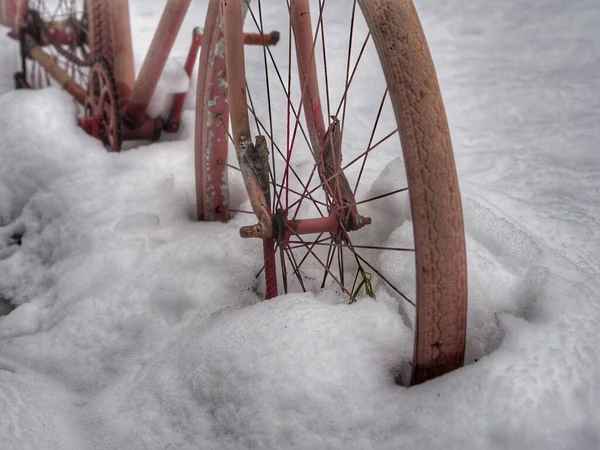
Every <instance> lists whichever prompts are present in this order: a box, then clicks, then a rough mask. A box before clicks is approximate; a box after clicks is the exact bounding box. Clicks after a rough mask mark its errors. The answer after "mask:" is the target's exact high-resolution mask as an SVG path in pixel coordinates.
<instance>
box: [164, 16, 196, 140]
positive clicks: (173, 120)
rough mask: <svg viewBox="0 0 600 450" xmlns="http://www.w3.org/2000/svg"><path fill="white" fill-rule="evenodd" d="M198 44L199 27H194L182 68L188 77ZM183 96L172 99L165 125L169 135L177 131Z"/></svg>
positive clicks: (183, 101)
mask: <svg viewBox="0 0 600 450" xmlns="http://www.w3.org/2000/svg"><path fill="white" fill-rule="evenodd" d="M200 44H202V33H201V30H200V27H195V28H194V30H193V31H192V44H191V45H190V50H189V52H188V56H187V59H186V60H185V64H184V66H183V68H184V70H185V73H186V74H187V75H188V77H190V76H191V75H192V71H193V70H194V64H195V63H196V58H197V56H198V50H200ZM185 96H186V93H185V92H182V93H180V94H175V96H174V97H173V105H172V106H171V112H170V113H169V118H168V120H167V122H166V124H165V131H167V132H169V133H176V132H177V131H179V126H180V120H181V112H182V111H183V104H184V103H185Z"/></svg>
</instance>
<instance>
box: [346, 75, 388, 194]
mask: <svg viewBox="0 0 600 450" xmlns="http://www.w3.org/2000/svg"><path fill="white" fill-rule="evenodd" d="M387 93H388V87H387V86H386V88H385V91H384V93H383V97H382V98H381V103H380V104H379V110H378V111H377V118H376V119H375V124H373V130H372V131H371V137H370V138H369V143H368V144H367V148H369V147H371V144H372V143H373V138H374V137H375V131H377V125H378V124H379V119H380V118H381V111H383V105H384V104H385V98H386V96H387ZM367 158H368V156H365V158H364V159H363V162H362V164H361V166H360V172H359V173H358V178H357V179H356V184H355V185H354V191H353V192H354V195H356V191H357V190H358V185H359V184H360V179H361V177H362V174H363V171H364V170H365V165H366V164H367Z"/></svg>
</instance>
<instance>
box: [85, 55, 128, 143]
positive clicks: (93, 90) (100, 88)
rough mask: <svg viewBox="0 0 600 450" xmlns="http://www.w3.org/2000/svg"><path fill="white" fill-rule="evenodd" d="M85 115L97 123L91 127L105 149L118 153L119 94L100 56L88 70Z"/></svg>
mask: <svg viewBox="0 0 600 450" xmlns="http://www.w3.org/2000/svg"><path fill="white" fill-rule="evenodd" d="M85 114H86V117H87V118H91V119H97V120H98V121H99V122H97V123H95V122H92V127H94V126H98V127H99V131H98V133H99V137H100V139H101V140H102V142H103V143H104V145H105V146H106V148H107V149H108V150H109V151H112V152H115V151H120V150H121V144H122V135H121V132H122V126H121V104H120V100H119V93H118V91H117V84H116V82H115V79H114V77H113V74H112V70H111V67H110V65H109V63H108V62H107V61H106V60H105V59H104V58H103V57H101V56H100V57H98V58H96V59H95V60H94V62H93V63H92V66H91V68H90V73H89V77H88V91H87V96H86V100H85ZM93 130H94V129H93ZM94 132H95V130H94Z"/></svg>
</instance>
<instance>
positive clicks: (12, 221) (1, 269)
mask: <svg viewBox="0 0 600 450" xmlns="http://www.w3.org/2000/svg"><path fill="white" fill-rule="evenodd" d="M163 3H164V2H160V1H157V0H152V1H147V0H143V1H142V0H131V1H130V4H131V17H132V26H133V36H134V45H135V47H134V50H135V53H136V61H137V62H138V67H139V62H140V61H142V60H143V57H144V54H145V53H146V51H147V49H148V46H149V42H150V39H151V36H152V33H153V30H154V27H155V25H156V22H157V20H158V17H159V15H160V12H161V10H162V4H163ZM263 3H264V2H263ZM332 3H334V1H333V0H332ZM335 4H336V7H337V8H340V10H341V9H347V8H348V7H349V6H348V2H346V1H343V0H339V1H337V3H335ZM416 6H417V9H418V10H419V13H420V15H421V19H422V21H423V26H424V28H425V30H426V34H427V36H428V40H429V44H430V47H431V50H432V54H433V57H434V60H435V63H436V67H437V71H438V75H439V78H440V84H441V88H442V92H443V94H444V101H445V105H446V109H447V112H448V117H449V122H450V127H451V132H452V138H453V145H454V149H455V155H456V162H457V166H458V172H459V180H460V184H461V191H462V196H463V207H464V214H465V223H466V230H467V247H468V266H469V320H468V342H467V365H466V366H465V367H464V368H462V369H460V370H457V371H455V372H452V373H450V374H448V375H445V376H443V377H440V378H437V379H435V380H433V381H429V382H427V383H425V384H423V385H420V386H416V387H411V388H407V387H404V386H403V385H402V384H397V383H396V378H397V377H398V378H399V379H400V381H403V382H404V383H405V382H406V379H405V374H406V373H407V370H408V362H409V361H410V356H411V351H412V330H411V328H410V324H409V323H408V322H409V321H408V319H407V318H406V315H405V314H404V312H403V310H402V308H400V309H399V306H398V304H397V302H396V300H394V299H392V298H389V297H386V296H385V295H381V296H378V297H377V299H376V300H373V299H370V298H364V299H361V300H359V301H358V302H356V303H355V304H352V305H348V304H346V303H345V302H343V301H342V300H340V299H339V298H336V297H333V296H331V295H329V294H327V293H319V294H288V295H284V296H280V297H279V298H277V299H276V300H274V301H269V302H264V301H260V299H259V296H258V295H257V293H256V290H257V289H259V287H257V286H256V280H255V274H256V272H257V271H258V270H259V269H260V268H261V266H262V262H261V260H260V243H259V242H256V241H252V240H243V239H241V238H239V234H238V230H239V227H240V226H241V225H242V224H247V221H246V218H244V217H241V215H239V216H234V217H233V219H232V220H231V221H230V222H229V223H227V224H221V223H199V222H196V221H195V220H194V215H195V193H194V174H193V167H194V163H193V161H194V159H193V127H194V111H193V108H194V98H193V96H194V80H195V77H196V75H195V74H193V76H192V77H191V82H190V80H189V79H188V78H187V77H186V76H185V74H182V69H181V67H182V63H183V61H184V60H185V56H186V53H187V50H188V47H189V43H190V40H191V30H192V28H193V27H194V26H198V25H200V26H201V25H202V24H203V21H204V8H205V2H193V4H192V6H191V7H190V12H189V14H188V16H187V17H186V20H185V21H184V24H183V27H182V32H181V33H180V35H179V37H178V39H177V42H176V44H175V48H174V51H173V53H172V55H171V56H172V59H171V61H170V62H169V64H168V66H167V71H166V76H165V77H164V78H163V81H162V83H161V85H159V90H158V93H157V95H156V96H155V99H154V104H153V106H152V108H153V114H155V115H159V114H164V112H165V111H168V106H169V102H170V98H172V94H173V93H175V92H181V91H182V90H186V89H188V88H189V92H190V98H188V100H187V103H186V110H185V111H184V115H183V127H182V130H181V131H180V133H179V134H178V135H177V136H175V137H167V139H165V140H163V141H162V142H159V143H154V144H147V143H142V144H139V143H136V144H134V146H133V148H128V150H127V151H123V152H121V153H118V154H109V153H107V152H106V151H105V150H104V148H103V147H102V144H101V143H100V142H99V141H96V140H94V139H93V138H91V137H89V136H87V135H86V134H85V133H84V132H83V131H82V130H81V129H79V128H78V127H77V126H76V123H75V119H74V117H75V115H74V105H73V102H72V100H71V99H70V97H69V96H68V95H67V94H66V93H65V92H63V91H60V90H58V89H56V88H50V89H44V90H38V91H14V90H13V87H12V74H13V72H14V71H15V70H17V68H18V64H19V60H18V58H17V54H18V46H17V44H16V43H15V42H14V41H12V40H10V39H9V38H8V37H6V36H4V35H5V31H6V29H4V28H3V29H2V30H1V31H2V32H1V35H2V36H0V303H3V302H7V301H8V302H10V304H11V305H12V306H13V307H14V310H12V312H10V313H9V314H8V315H5V316H2V317H0V448H1V449H2V450H12V449H14V450H17V449H18V450H21V449H44V450H50V449H61V450H62V449H132V450H133V449H167V448H173V449H198V448H202V449H229V448H231V449H247V448H260V449H286V448H290V449H292V448H293V449H370V448H372V449H411V448H414V449H455V448H461V449H483V448H485V449H496V448H497V449H505V448H510V449H598V448H600V426H599V425H598V424H600V350H599V349H600V337H599V333H598V330H599V329H600V283H599V278H600V277H599V275H600V256H598V255H599V254H600V227H599V224H598V221H599V220H600V203H599V202H598V198H599V197H600V156H598V155H599V152H600V133H599V132H598V130H599V129H600V128H599V124H600V109H599V107H598V104H599V102H600V27H598V25H597V24H598V21H600V5H599V4H598V2H597V1H594V0H575V1H572V2H566V1H564V0H545V1H544V2H531V1H527V0H507V1H505V2H484V1H472V2H466V1H462V0H446V1H441V0H435V1H430V2H424V1H421V0H419V1H417V2H416ZM281 11H284V9H282V7H281V6H279V7H277V8H275V7H273V8H272V10H269V11H268V12H266V13H265V21H271V22H272V23H277V20H278V14H281ZM281 20H283V19H281ZM267 23H268V22H267ZM267 28H275V26H273V27H269V26H267ZM261 61H262V60H261ZM344 64H345V60H342V61H340V66H343V65H344ZM364 88H365V89H366V91H365V99H366V97H367V96H369V95H373V94H372V93H370V91H369V90H368V88H369V87H368V86H365V87H364ZM376 95H380V94H377V93H376ZM255 101H256V100H255ZM401 169H402V161H400V160H397V159H392V160H391V161H385V162H382V163H381V167H380V171H379V173H377V174H374V180H375V181H374V184H373V187H372V189H373V190H374V191H376V190H377V189H381V188H382V187H385V184H386V183H392V182H394V177H397V176H398V174H399V173H401ZM230 179H231V183H232V186H231V189H232V204H236V203H237V204H242V203H243V202H244V198H243V186H242V185H241V181H239V179H237V178H235V177H231V178H230ZM388 200H389V199H387V200H386V201H388ZM386 201H383V202H382V203H380V204H379V206H378V208H380V210H381V211H383V212H392V213H393V214H400V213H401V211H402V210H403V209H404V207H401V208H400V209H394V210H390V208H389V206H390V205H389V204H387V203H386ZM399 211H400V212H399ZM396 219H397V218H396ZM390 222H392V221H390ZM399 222H401V221H399ZM407 223H408V222H404V224H400V225H398V226H397V227H396V228H394V229H386V230H381V229H378V232H380V233H382V234H385V235H386V236H388V237H387V239H388V240H389V241H390V242H394V243H405V242H407V241H409V240H410V238H411V236H410V227H409V226H408V225H407ZM383 262H384V263H385V264H384V267H385V270H387V271H389V274H390V276H395V277H399V278H400V279H399V281H398V282H399V283H402V282H403V279H406V280H408V279H410V278H412V272H411V270H412V271H414V269H413V268H412V267H411V265H410V263H409V262H407V261H406V260H403V259H402V258H401V257H400V256H398V255H391V256H389V257H388V259H387V260H384V261H383ZM403 377H404V379H403Z"/></svg>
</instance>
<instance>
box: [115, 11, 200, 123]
mask: <svg viewBox="0 0 600 450" xmlns="http://www.w3.org/2000/svg"><path fill="white" fill-rule="evenodd" d="M190 2H191V0H168V2H167V5H166V6H165V10H164V11H163V14H162V16H161V18H160V22H159V23H158V27H157V28H156V32H155V33H154V37H153V38H152V43H151V44H150V49H149V50H148V54H147V55H146V59H145V60H144V64H143V65H142V69H141V70H140V73H139V76H138V79H137V80H136V82H135V85H134V87H133V91H132V92H131V97H130V99H129V102H128V103H127V104H126V105H125V108H124V110H123V121H124V122H125V123H126V124H127V125H128V126H130V127H131V128H137V127H138V126H140V125H141V124H142V123H143V121H144V119H145V117H146V111H147V109H148V104H149V103H150V100H151V99H152V95H153V94H154V91H155V90H156V85H157V84H158V80H159V79H160V76H161V75H162V72H163V69H164V68H165V64H166V63H167V58H168V57H169V53H170V52H171V48H172V47H173V43H174V42H175V38H176V37H177V33H178V32H179V29H180V28H181V23H182V22H183V19H184V17H185V14H186V12H187V10H188V7H189V6H190Z"/></svg>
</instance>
